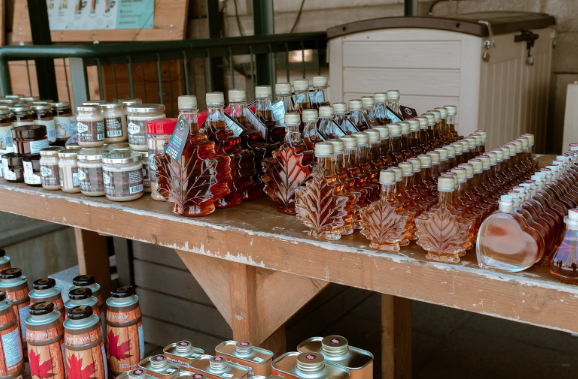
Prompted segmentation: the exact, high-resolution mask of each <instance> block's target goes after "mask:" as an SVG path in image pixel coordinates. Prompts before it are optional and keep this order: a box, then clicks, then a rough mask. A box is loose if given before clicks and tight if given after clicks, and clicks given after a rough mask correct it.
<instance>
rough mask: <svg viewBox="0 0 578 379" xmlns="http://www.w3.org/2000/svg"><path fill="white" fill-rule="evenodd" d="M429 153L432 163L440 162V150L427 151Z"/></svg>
mask: <svg viewBox="0 0 578 379" xmlns="http://www.w3.org/2000/svg"><path fill="white" fill-rule="evenodd" d="M427 155H429V156H430V158H431V163H432V164H437V163H440V153H439V152H437V151H429V152H428V153H427Z"/></svg>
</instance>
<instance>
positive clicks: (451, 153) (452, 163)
mask: <svg viewBox="0 0 578 379" xmlns="http://www.w3.org/2000/svg"><path fill="white" fill-rule="evenodd" d="M443 149H445V150H446V151H447V152H448V170H451V169H452V168H454V167H456V166H457V164H456V148H455V147H453V146H452V145H445V146H444V147H443Z"/></svg>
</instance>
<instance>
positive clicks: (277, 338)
mask: <svg viewBox="0 0 578 379" xmlns="http://www.w3.org/2000/svg"><path fill="white" fill-rule="evenodd" d="M261 347H262V348H264V349H267V350H271V351H272V352H273V357H274V358H277V357H278V356H280V355H281V354H284V353H286V352H287V329H286V328H285V324H283V325H282V326H281V327H280V328H279V329H277V330H276V331H275V333H273V334H271V335H270V336H269V338H267V339H266V340H265V341H263V342H262V343H261Z"/></svg>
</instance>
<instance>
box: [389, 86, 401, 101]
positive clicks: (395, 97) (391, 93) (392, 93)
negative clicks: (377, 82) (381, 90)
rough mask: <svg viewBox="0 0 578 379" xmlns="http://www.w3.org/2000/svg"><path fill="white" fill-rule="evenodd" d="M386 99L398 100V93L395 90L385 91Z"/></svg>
mask: <svg viewBox="0 0 578 379" xmlns="http://www.w3.org/2000/svg"><path fill="white" fill-rule="evenodd" d="M387 99H388V100H390V101H396V100H399V91H398V90H396V89H393V90H389V91H387Z"/></svg>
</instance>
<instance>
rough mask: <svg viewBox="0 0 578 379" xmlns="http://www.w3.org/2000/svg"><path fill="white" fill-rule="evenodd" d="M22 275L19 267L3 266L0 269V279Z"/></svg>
mask: <svg viewBox="0 0 578 379" xmlns="http://www.w3.org/2000/svg"><path fill="white" fill-rule="evenodd" d="M21 276H22V270H20V269H19V268H5V269H4V270H2V271H0V279H14V278H19V277H21Z"/></svg>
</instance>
